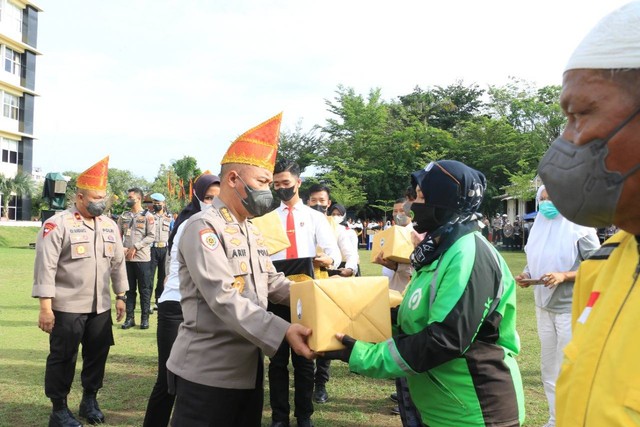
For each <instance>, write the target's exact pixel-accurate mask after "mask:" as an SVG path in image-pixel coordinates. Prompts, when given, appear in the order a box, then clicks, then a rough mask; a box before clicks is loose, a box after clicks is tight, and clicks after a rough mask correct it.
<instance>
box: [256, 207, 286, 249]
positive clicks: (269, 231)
mask: <svg viewBox="0 0 640 427" xmlns="http://www.w3.org/2000/svg"><path fill="white" fill-rule="evenodd" d="M251 223H252V224H253V225H255V226H256V227H258V229H259V230H260V233H261V234H262V238H263V239H264V243H265V246H266V247H267V252H268V253H269V255H273V254H275V253H277V252H280V251H282V250H284V249H287V248H288V247H289V246H291V243H289V239H288V238H287V232H286V231H285V230H284V227H283V226H282V222H281V221H280V216H279V215H278V211H271V212H269V213H268V214H266V215H263V216H259V217H257V218H253V219H252V220H251Z"/></svg>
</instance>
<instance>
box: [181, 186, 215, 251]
mask: <svg viewBox="0 0 640 427" xmlns="http://www.w3.org/2000/svg"><path fill="white" fill-rule="evenodd" d="M213 184H220V178H218V176H217V175H211V174H203V175H200V176H199V177H198V179H196V182H195V183H194V186H193V195H192V196H191V203H189V204H188V205H187V206H185V208H184V209H182V212H180V214H179V215H178V218H177V219H176V222H175V223H174V224H173V230H171V235H170V236H169V252H171V246H173V239H174V237H175V236H176V233H177V232H178V227H180V224H182V223H183V222H185V221H186V220H188V219H189V218H191V216H193V215H195V214H197V213H198V212H200V201H204V195H205V194H206V192H207V190H208V189H209V187H211V186H212V185H213Z"/></svg>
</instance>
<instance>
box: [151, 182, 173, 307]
mask: <svg viewBox="0 0 640 427" xmlns="http://www.w3.org/2000/svg"><path fill="white" fill-rule="evenodd" d="M149 197H151V201H152V202H153V205H152V209H153V220H154V222H155V226H156V237H155V241H154V242H153V245H151V271H150V280H151V288H152V290H153V278H154V277H156V270H157V272H158V277H157V279H156V290H155V305H156V308H157V304H158V299H159V298H160V295H162V291H163V290H164V278H165V277H166V271H165V264H166V261H167V246H168V243H169V233H170V232H171V230H170V228H171V227H170V226H171V216H169V214H167V212H166V209H165V198H164V196H163V195H162V194H160V193H153V194H152V195H151V196H149ZM153 308H154V307H151V308H150V310H149V312H150V313H151V312H152V310H153Z"/></svg>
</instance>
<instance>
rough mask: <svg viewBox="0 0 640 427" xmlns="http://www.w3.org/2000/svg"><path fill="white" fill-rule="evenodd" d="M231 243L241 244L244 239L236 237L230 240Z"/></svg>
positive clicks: (234, 244)
mask: <svg viewBox="0 0 640 427" xmlns="http://www.w3.org/2000/svg"><path fill="white" fill-rule="evenodd" d="M229 243H231V244H232V245H233V246H240V244H242V240H240V239H236V238H235V237H234V238H233V239H231V240H229Z"/></svg>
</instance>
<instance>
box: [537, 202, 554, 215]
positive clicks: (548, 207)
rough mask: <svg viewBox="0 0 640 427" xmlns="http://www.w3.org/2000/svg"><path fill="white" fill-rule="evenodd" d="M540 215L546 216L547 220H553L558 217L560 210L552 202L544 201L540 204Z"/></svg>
mask: <svg viewBox="0 0 640 427" xmlns="http://www.w3.org/2000/svg"><path fill="white" fill-rule="evenodd" d="M538 209H539V210H540V213H541V214H542V215H544V217H545V218H547V219H553V218H555V217H557V216H558V213H559V212H558V209H556V207H555V205H554V204H553V202H552V201H551V200H543V201H541V202H540V205H539V206H538Z"/></svg>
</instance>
